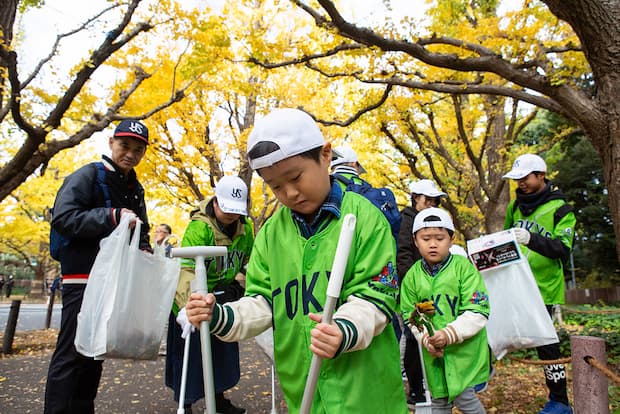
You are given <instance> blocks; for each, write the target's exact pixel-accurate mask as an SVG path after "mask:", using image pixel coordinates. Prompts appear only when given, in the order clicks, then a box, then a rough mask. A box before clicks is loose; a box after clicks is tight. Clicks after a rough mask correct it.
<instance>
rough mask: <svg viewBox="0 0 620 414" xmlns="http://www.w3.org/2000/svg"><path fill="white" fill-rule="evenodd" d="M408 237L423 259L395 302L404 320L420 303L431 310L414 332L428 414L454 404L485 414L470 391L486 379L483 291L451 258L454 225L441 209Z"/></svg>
mask: <svg viewBox="0 0 620 414" xmlns="http://www.w3.org/2000/svg"><path fill="white" fill-rule="evenodd" d="M412 233H413V240H414V243H415V245H416V247H417V248H418V250H419V252H420V255H421V256H422V259H421V260H418V261H417V262H415V264H414V265H413V266H412V267H411V268H410V269H409V271H408V272H407V274H406V275H405V277H404V279H403V283H402V286H401V291H400V303H401V309H402V311H403V319H405V320H412V319H414V318H411V316H412V314H413V315H415V311H416V306H420V304H423V303H428V302H431V303H432V307H433V308H434V312H433V313H432V314H428V315H425V318H427V320H428V321H429V323H427V324H426V326H421V325H418V326H416V327H413V331H414V333H415V334H417V335H418V336H419V337H420V338H419V340H421V343H422V344H423V346H424V350H423V359H424V361H423V362H424V367H425V368H426V381H427V384H428V387H429V390H430V392H431V396H432V403H433V404H432V410H433V413H435V414H437V413H440V414H441V413H443V414H449V413H451V412H452V406H453V405H457V406H458V408H459V410H460V411H461V412H463V413H464V414H481V413H484V412H485V410H484V407H483V406H482V403H481V402H480V400H478V397H477V396H476V392H475V389H474V386H475V385H477V384H481V383H485V382H487V381H488V377H489V346H488V343H487V333H486V328H485V325H486V323H487V319H488V316H489V297H488V293H487V289H486V286H485V285H484V281H483V280H482V276H481V275H480V273H479V272H478V271H477V270H476V268H475V267H474V266H473V265H472V264H471V262H470V261H469V260H468V259H467V258H466V257H463V256H460V255H453V254H451V253H450V246H452V241H453V238H454V224H453V223H452V219H451V218H450V215H449V214H448V213H447V212H446V211H445V210H442V209H440V208H436V207H430V208H427V209H424V210H422V211H421V212H419V213H418V214H417V215H416V216H415V219H414V221H413V229H412ZM420 328H421V329H422V331H420Z"/></svg>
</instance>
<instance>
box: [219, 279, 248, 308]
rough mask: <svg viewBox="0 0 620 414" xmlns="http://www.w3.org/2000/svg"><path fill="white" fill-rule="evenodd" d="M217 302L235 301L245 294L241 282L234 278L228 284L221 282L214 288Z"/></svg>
mask: <svg viewBox="0 0 620 414" xmlns="http://www.w3.org/2000/svg"><path fill="white" fill-rule="evenodd" d="M213 293H214V294H215V300H216V302H217V303H220V304H221V303H226V302H234V301H236V300H238V299H239V298H241V297H242V296H243V295H244V294H245V289H244V288H243V286H241V284H240V283H239V282H237V281H236V280H233V281H232V282H230V283H229V284H227V285H224V284H220V285H217V286H215V288H214V289H213Z"/></svg>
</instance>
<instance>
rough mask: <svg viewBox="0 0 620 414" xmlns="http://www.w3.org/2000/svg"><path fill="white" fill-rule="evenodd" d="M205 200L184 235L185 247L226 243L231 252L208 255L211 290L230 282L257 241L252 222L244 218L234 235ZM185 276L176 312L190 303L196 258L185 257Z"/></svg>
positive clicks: (178, 291) (183, 275)
mask: <svg viewBox="0 0 620 414" xmlns="http://www.w3.org/2000/svg"><path fill="white" fill-rule="evenodd" d="M207 203H208V202H207V201H206V200H205V201H203V202H202V203H201V204H200V208H199V210H197V211H194V212H193V214H192V221H190V223H189V224H188V225H187V228H186V229H185V234H184V235H183V241H182V242H181V246H182V247H189V246H226V248H227V251H228V252H227V254H226V256H222V257H207V258H205V267H206V269H207V286H208V290H209V292H212V291H213V288H214V287H215V286H217V285H222V284H224V285H225V284H227V283H230V282H231V281H232V280H233V279H234V278H235V276H236V275H237V273H239V272H240V271H241V270H242V269H243V266H245V264H246V263H247V261H248V258H249V257H250V253H251V251H252V246H253V244H254V232H253V229H252V224H251V222H250V221H249V220H248V219H247V218H245V217H243V218H241V220H240V221H238V222H237V229H236V230H235V233H234V234H233V236H232V238H231V237H229V236H228V235H226V234H225V233H223V232H222V231H221V230H220V229H219V227H218V225H217V223H216V219H215V217H211V216H209V215H208V214H206V213H205V206H206V204H207ZM181 266H182V268H181V276H180V278H179V284H178V287H177V294H176V296H175V304H174V309H173V310H174V311H175V313H176V311H177V310H178V309H180V308H182V307H183V306H185V304H186V303H187V299H188V297H189V294H190V293H191V288H190V282H191V281H192V280H193V279H194V278H195V270H194V269H195V262H194V259H182V260H181Z"/></svg>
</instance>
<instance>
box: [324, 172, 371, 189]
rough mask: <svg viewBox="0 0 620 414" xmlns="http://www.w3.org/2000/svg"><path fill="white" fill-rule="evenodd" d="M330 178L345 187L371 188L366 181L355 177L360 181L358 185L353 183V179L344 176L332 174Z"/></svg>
mask: <svg viewBox="0 0 620 414" xmlns="http://www.w3.org/2000/svg"><path fill="white" fill-rule="evenodd" d="M332 177H334V178H335V179H336V180H338V181H340V182H341V183H343V184H344V185H345V186H346V187H348V186H350V185H359V186H361V187H372V186H371V185H370V184H368V182H367V181H365V180H364V179H363V178H361V177H359V176H358V177H355V178H357V179H358V180H360V181H361V182H360V183H356V182H355V181H353V178H347V177H345V176H344V175H342V174H340V173H335V174H332Z"/></svg>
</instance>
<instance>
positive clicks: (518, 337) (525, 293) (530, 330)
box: [467, 230, 558, 359]
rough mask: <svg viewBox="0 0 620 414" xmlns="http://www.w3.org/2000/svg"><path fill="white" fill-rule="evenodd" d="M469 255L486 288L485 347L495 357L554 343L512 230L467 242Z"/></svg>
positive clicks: (548, 323) (543, 306)
mask: <svg viewBox="0 0 620 414" xmlns="http://www.w3.org/2000/svg"><path fill="white" fill-rule="evenodd" d="M467 251H468V252H469V258H470V259H471V261H472V263H473V264H474V265H475V266H476V268H477V269H478V271H480V273H481V274H482V277H483V279H484V283H485V284H486V287H487V289H488V291H489V303H490V305H491V313H490V316H489V321H488V323H487V336H488V340H489V346H490V347H491V350H492V351H493V354H494V355H495V357H496V358H497V359H501V358H503V357H504V355H506V353H508V352H509V351H511V350H515V349H522V348H535V347H538V346H542V345H548V344H552V343H555V342H558V336H557V333H556V332H555V328H554V326H553V322H552V321H551V318H550V317H549V314H548V312H547V309H546V308H545V304H544V302H543V299H542V296H541V295H540V291H539V290H538V286H537V285H536V280H535V279H534V275H533V274H532V269H531V268H530V265H529V263H528V262H527V259H526V258H525V257H523V255H522V253H521V249H520V248H519V245H518V243H517V241H516V239H515V236H514V231H513V230H504V231H500V232H497V233H493V234H489V235H486V236H482V237H480V238H478V239H474V240H469V241H468V242H467Z"/></svg>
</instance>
